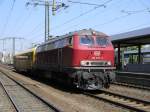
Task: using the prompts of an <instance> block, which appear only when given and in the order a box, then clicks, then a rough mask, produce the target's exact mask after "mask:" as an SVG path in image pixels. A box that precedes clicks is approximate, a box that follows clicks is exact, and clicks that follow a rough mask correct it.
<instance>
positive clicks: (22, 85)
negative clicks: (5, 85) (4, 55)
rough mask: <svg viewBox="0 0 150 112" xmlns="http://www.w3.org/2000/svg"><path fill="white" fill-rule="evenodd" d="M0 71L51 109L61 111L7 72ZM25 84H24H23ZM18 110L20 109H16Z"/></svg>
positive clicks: (56, 111)
mask: <svg viewBox="0 0 150 112" xmlns="http://www.w3.org/2000/svg"><path fill="white" fill-rule="evenodd" d="M0 72H1V73H3V74H4V75H5V76H7V77H8V78H9V79H11V80H12V81H14V82H15V83H17V84H18V85H19V86H21V87H22V88H24V89H25V90H26V91H27V92H29V93H30V94H32V95H33V96H35V97H36V98H37V99H39V100H40V101H42V102H43V103H44V104H46V105H47V106H48V107H50V108H51V109H52V110H54V111H55V112H62V110H60V109H58V108H57V107H55V106H54V105H53V104H51V103H50V102H47V101H45V100H44V99H43V98H41V97H40V96H39V95H37V94H36V93H34V92H32V91H31V90H30V89H28V88H27V87H25V86H24V84H21V83H20V82H18V81H16V80H15V79H14V78H12V77H10V76H9V75H8V74H6V73H5V72H4V71H0ZM25 85H26V84H25ZM18 112H20V111H18Z"/></svg>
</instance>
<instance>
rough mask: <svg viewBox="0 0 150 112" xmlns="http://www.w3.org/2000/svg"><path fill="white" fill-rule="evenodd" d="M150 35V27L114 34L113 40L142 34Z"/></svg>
mask: <svg viewBox="0 0 150 112" xmlns="http://www.w3.org/2000/svg"><path fill="white" fill-rule="evenodd" d="M145 35H150V27H148V28H143V29H139V30H134V31H130V32H126V33H121V34H116V35H112V36H111V37H112V41H116V40H123V39H128V38H135V37H140V36H145Z"/></svg>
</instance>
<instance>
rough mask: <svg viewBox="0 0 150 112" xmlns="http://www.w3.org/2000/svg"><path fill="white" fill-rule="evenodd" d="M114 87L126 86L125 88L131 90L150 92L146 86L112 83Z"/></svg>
mask: <svg viewBox="0 0 150 112" xmlns="http://www.w3.org/2000/svg"><path fill="white" fill-rule="evenodd" d="M112 84H113V85H118V86H125V87H129V88H135V89H141V90H147V91H150V88H149V87H145V86H138V85H135V84H127V83H120V82H114V83H112Z"/></svg>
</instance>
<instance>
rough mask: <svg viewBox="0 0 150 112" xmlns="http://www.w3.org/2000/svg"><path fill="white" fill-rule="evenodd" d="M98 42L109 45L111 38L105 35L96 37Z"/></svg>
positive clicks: (100, 44) (101, 44)
mask: <svg viewBox="0 0 150 112" xmlns="http://www.w3.org/2000/svg"><path fill="white" fill-rule="evenodd" d="M96 44H97V45H99V46H107V45H109V44H110V42H109V40H108V39H107V38H104V37H96Z"/></svg>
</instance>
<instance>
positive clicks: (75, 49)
mask: <svg viewBox="0 0 150 112" xmlns="http://www.w3.org/2000/svg"><path fill="white" fill-rule="evenodd" d="M33 63H34V64H33V69H34V70H36V71H37V70H39V71H44V72H45V74H46V75H48V76H49V77H50V78H52V79H58V80H59V81H64V82H65V83H67V84H71V85H75V86H76V87H77V88H81V89H89V90H90V89H92V90H95V89H101V88H103V87H105V88H108V87H109V85H110V83H111V81H113V80H114V79H115V73H114V72H113V70H114V69H115V67H114V48H113V45H112V43H111V41H110V38H109V37H108V36H107V35H105V34H104V33H102V32H98V31H94V30H92V29H89V30H80V31H75V32H71V33H69V34H67V35H64V36H59V37H57V38H52V39H51V40H49V41H48V42H46V43H43V44H41V45H39V46H38V47H37V48H36V51H35V59H34V62H33Z"/></svg>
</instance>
